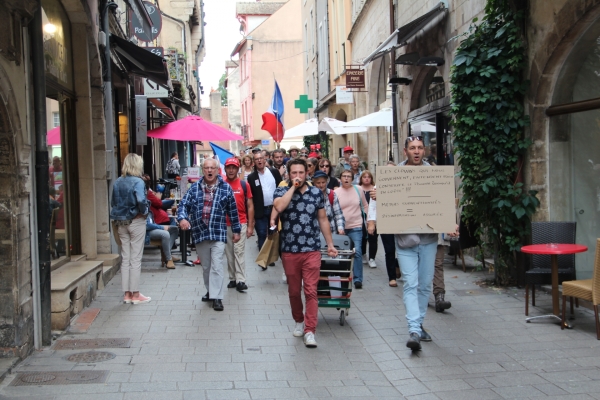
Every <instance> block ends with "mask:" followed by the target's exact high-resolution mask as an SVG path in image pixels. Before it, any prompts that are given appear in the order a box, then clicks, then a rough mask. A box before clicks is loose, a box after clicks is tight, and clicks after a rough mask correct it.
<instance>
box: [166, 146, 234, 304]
mask: <svg viewBox="0 0 600 400" xmlns="http://www.w3.org/2000/svg"><path fill="white" fill-rule="evenodd" d="M202 170H203V173H204V177H202V178H201V179H200V180H199V181H198V182H197V183H195V184H194V185H192V187H191V188H190V189H189V190H188V191H187V193H186V194H185V196H183V199H182V200H181V202H180V203H179V207H178V212H177V220H178V221H179V226H180V228H181V229H183V230H188V229H190V228H191V229H192V241H193V243H196V251H197V252H198V255H199V256H200V259H201V260H202V268H203V269H204V286H206V290H207V292H206V295H205V296H204V297H203V298H202V301H210V300H212V301H213V304H212V307H213V308H214V309H215V311H223V301H222V300H223V295H224V294H225V291H224V290H223V282H224V279H225V275H224V268H223V254H224V253H225V243H227V218H226V217H229V219H230V220H231V230H232V232H233V243H237V242H238V241H239V240H240V232H241V230H242V227H241V225H240V219H239V216H238V211H237V206H236V203H235V197H234V194H233V190H232V189H231V186H229V185H228V184H227V183H225V182H224V181H223V178H222V177H221V176H220V175H219V163H218V161H217V160H215V159H213V158H207V159H205V160H204V163H203V164H202ZM183 251H185V249H183ZM209 293H210V294H209Z"/></svg>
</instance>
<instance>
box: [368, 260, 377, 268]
mask: <svg viewBox="0 0 600 400" xmlns="http://www.w3.org/2000/svg"><path fill="white" fill-rule="evenodd" d="M369 267H371V268H377V263H375V260H373V259H372V258H371V259H370V260H369Z"/></svg>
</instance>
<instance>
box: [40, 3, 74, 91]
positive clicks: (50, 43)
mask: <svg viewBox="0 0 600 400" xmlns="http://www.w3.org/2000/svg"><path fill="white" fill-rule="evenodd" d="M42 33H43V40H44V68H45V71H46V77H47V78H49V79H50V80H51V81H53V82H56V83H58V84H59V85H60V86H62V87H64V88H66V89H68V90H73V64H72V61H71V54H72V53H71V24H70V23H69V17H68V16H67V13H66V12H65V10H64V8H63V6H62V5H61V4H60V2H59V1H58V0H43V1H42Z"/></svg>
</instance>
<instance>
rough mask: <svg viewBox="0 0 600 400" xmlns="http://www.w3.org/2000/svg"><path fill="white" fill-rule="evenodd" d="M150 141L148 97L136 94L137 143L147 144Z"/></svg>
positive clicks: (139, 144) (140, 144)
mask: <svg viewBox="0 0 600 400" xmlns="http://www.w3.org/2000/svg"><path fill="white" fill-rule="evenodd" d="M147 142H148V98H147V97H146V96H143V95H139V94H138V95H136V96H135V144H136V145H137V146H145V145H146V144H147Z"/></svg>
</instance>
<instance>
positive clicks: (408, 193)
mask: <svg viewBox="0 0 600 400" xmlns="http://www.w3.org/2000/svg"><path fill="white" fill-rule="evenodd" d="M454 198H455V191H454V167H453V166H431V167H428V166H397V167H377V232H378V233H446V232H454V230H455V229H456V210H455V207H454V204H455V202H454Z"/></svg>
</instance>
